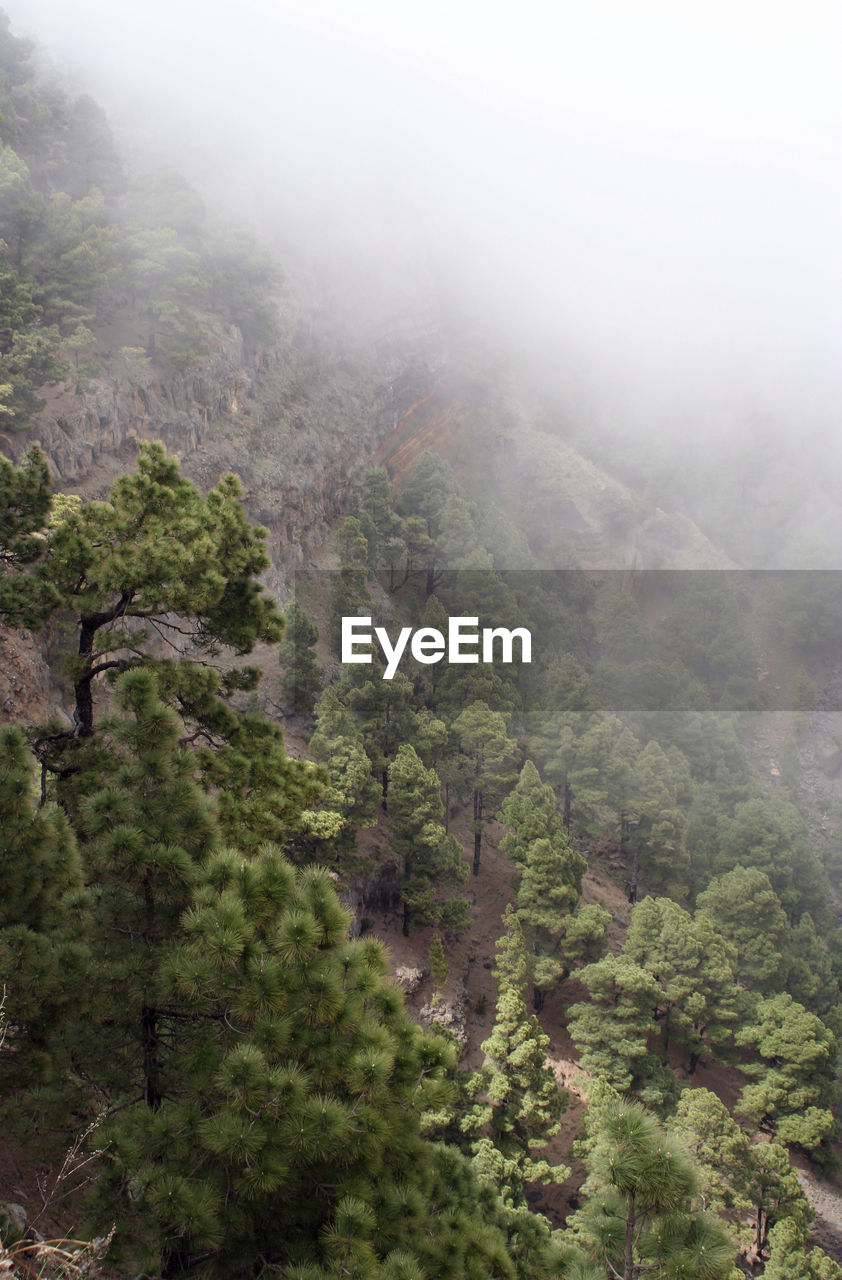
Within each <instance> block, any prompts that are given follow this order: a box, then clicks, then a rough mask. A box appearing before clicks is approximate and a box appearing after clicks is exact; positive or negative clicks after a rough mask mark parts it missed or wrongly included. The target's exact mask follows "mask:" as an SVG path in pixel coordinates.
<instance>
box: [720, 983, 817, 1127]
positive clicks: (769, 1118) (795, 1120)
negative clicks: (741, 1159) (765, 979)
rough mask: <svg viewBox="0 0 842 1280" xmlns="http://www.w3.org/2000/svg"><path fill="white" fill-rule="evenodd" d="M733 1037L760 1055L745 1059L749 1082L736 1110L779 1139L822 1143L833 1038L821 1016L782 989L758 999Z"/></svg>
mask: <svg viewBox="0 0 842 1280" xmlns="http://www.w3.org/2000/svg"><path fill="white" fill-rule="evenodd" d="M734 1040H735V1042H736V1044H737V1045H738V1046H739V1047H741V1048H750V1049H753V1050H754V1051H755V1053H756V1054H757V1055H758V1059H759V1060H755V1061H751V1062H746V1063H743V1066H742V1070H743V1072H744V1074H745V1075H747V1076H749V1077H750V1079H751V1080H752V1081H753V1083H751V1084H747V1085H746V1086H745V1087H744V1088H743V1090H742V1092H741V1094H740V1100H739V1110H740V1111H741V1112H742V1113H743V1114H744V1115H746V1116H748V1117H749V1118H750V1119H751V1120H753V1121H754V1122H755V1123H756V1124H759V1125H760V1127H761V1128H763V1129H765V1130H766V1131H767V1132H769V1133H773V1134H775V1135H776V1136H777V1138H778V1139H779V1140H780V1141H781V1142H797V1143H798V1144H799V1145H800V1146H802V1147H804V1148H806V1149H807V1150H813V1149H815V1148H816V1147H818V1146H820V1145H821V1143H822V1142H823V1141H824V1140H825V1139H827V1138H828V1136H829V1135H830V1134H831V1133H832V1131H833V1128H834V1121H833V1115H832V1112H831V1110H830V1102H831V1099H832V1096H833V1081H834V1065H835V1055H836V1042H835V1039H834V1037H833V1035H832V1033H831V1032H830V1031H829V1030H828V1028H827V1027H826V1026H825V1025H824V1023H823V1022H822V1021H821V1019H820V1018H817V1017H816V1015H815V1014H813V1013H808V1011H807V1010H806V1009H805V1008H804V1006H803V1005H800V1004H798V1002H797V1001H795V1000H793V998H792V996H791V995H789V994H787V993H786V992H782V993H781V994H779V995H775V996H770V997H769V998H768V999H766V1000H761V1001H759V1003H758V1004H757V1005H756V1007H755V1008H754V1010H753V1012H752V1015H751V1018H750V1020H749V1021H748V1022H747V1023H746V1024H744V1025H743V1026H742V1027H740V1029H739V1030H738V1031H737V1032H736V1034H735V1036H734Z"/></svg>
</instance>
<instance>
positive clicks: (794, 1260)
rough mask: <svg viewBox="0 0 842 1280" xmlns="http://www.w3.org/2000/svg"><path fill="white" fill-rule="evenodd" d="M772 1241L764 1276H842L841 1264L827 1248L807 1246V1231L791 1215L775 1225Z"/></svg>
mask: <svg viewBox="0 0 842 1280" xmlns="http://www.w3.org/2000/svg"><path fill="white" fill-rule="evenodd" d="M769 1245H770V1248H771V1252H770V1256H769V1261H768V1263H767V1264H766V1266H765V1267H764V1269H763V1275H764V1277H765V1280H842V1267H840V1266H839V1264H838V1263H837V1262H834V1261H833V1259H832V1258H829V1257H828V1255H827V1254H826V1253H825V1251H824V1249H818V1248H813V1249H808V1248H807V1240H806V1236H805V1233H804V1231H803V1230H801V1229H799V1226H798V1223H797V1222H794V1221H793V1220H792V1219H791V1218H785V1219H784V1220H783V1221H781V1222H779V1223H777V1224H776V1225H775V1226H774V1227H773V1228H772V1230H771V1231H770V1233H769Z"/></svg>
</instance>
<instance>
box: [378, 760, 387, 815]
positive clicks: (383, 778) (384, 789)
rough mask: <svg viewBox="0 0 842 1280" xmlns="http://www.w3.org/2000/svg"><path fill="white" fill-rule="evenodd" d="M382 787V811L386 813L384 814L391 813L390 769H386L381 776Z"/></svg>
mask: <svg viewBox="0 0 842 1280" xmlns="http://www.w3.org/2000/svg"><path fill="white" fill-rule="evenodd" d="M380 787H381V791H382V799H381V801H380V807H381V809H382V810H383V812H384V813H388V811H389V805H388V798H389V770H388V768H386V769H384V770H383V772H382V773H381V774H380Z"/></svg>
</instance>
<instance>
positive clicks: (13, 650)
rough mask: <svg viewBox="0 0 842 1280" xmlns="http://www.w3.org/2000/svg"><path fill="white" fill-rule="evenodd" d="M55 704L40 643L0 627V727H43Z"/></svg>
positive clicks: (21, 632)
mask: <svg viewBox="0 0 842 1280" xmlns="http://www.w3.org/2000/svg"><path fill="white" fill-rule="evenodd" d="M56 702H57V698H56V694H55V691H54V689H53V685H52V681H51V678H50V671H49V668H48V666H47V661H46V658H45V656H44V652H43V647H42V645H41V643H40V641H37V640H36V639H35V637H34V636H33V635H31V633H30V632H29V631H12V630H10V629H9V628H8V627H0V724H11V723H15V724H24V725H34V724H42V723H43V722H44V721H45V720H48V719H49V718H50V716H51V715H52V714H54V712H55V710H56Z"/></svg>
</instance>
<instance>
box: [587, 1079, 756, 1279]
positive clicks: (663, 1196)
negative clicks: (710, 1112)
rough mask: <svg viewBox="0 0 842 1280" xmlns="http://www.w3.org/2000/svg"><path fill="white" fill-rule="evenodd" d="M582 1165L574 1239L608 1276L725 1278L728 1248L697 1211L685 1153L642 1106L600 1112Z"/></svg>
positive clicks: (618, 1105) (625, 1105)
mask: <svg viewBox="0 0 842 1280" xmlns="http://www.w3.org/2000/svg"><path fill="white" fill-rule="evenodd" d="M587 1163H588V1177H587V1180H586V1181H585V1183H584V1186H583V1188H582V1194H583V1195H584V1197H585V1205H584V1207H583V1208H582V1209H581V1210H579V1211H578V1212H577V1213H576V1215H575V1217H574V1220H573V1221H574V1229H575V1238H576V1239H577V1240H578V1241H580V1242H581V1244H582V1246H583V1247H584V1249H585V1251H586V1253H587V1254H588V1255H589V1256H590V1257H592V1258H593V1259H594V1260H595V1261H596V1260H598V1261H600V1262H601V1263H602V1264H603V1266H605V1267H606V1269H607V1271H608V1272H609V1273H610V1274H611V1275H612V1276H615V1277H618V1280H619V1278H620V1277H621V1278H622V1280H638V1278H639V1277H643V1276H646V1275H649V1274H655V1275H658V1274H660V1275H664V1276H667V1275H668V1276H676V1277H679V1276H687V1277H691V1276H692V1277H694V1278H695V1280H728V1278H729V1277H730V1275H731V1268H732V1264H733V1247H732V1245H731V1243H730V1241H729V1239H728V1235H727V1233H726V1231H725V1229H724V1228H723V1227H722V1226H721V1225H720V1223H718V1222H717V1221H716V1220H715V1219H713V1218H712V1217H710V1216H709V1215H707V1214H705V1213H703V1212H701V1211H699V1210H698V1209H697V1208H696V1207H695V1203H694V1200H695V1196H696V1194H697V1191H698V1186H699V1179H698V1175H697V1173H696V1171H695V1169H694V1168H693V1164H692V1162H691V1160H690V1158H689V1156H688V1155H687V1153H686V1152H685V1151H684V1149H683V1148H682V1147H681V1146H680V1145H679V1144H678V1143H677V1142H676V1141H675V1139H673V1138H670V1136H669V1135H668V1134H667V1133H666V1132H665V1131H664V1129H662V1128H661V1126H660V1125H659V1124H658V1123H657V1121H656V1120H655V1119H654V1117H653V1116H651V1115H650V1114H649V1113H648V1112H646V1111H645V1110H644V1108H643V1107H642V1106H640V1104H639V1103H635V1102H629V1101H623V1102H619V1103H615V1104H614V1105H613V1106H610V1107H608V1108H606V1109H605V1111H604V1112H603V1113H602V1116H601V1120H600V1124H599V1128H598V1131H597V1133H596V1141H595V1142H594V1144H593V1148H592V1150H591V1153H590V1156H589V1158H588V1162H587Z"/></svg>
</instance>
